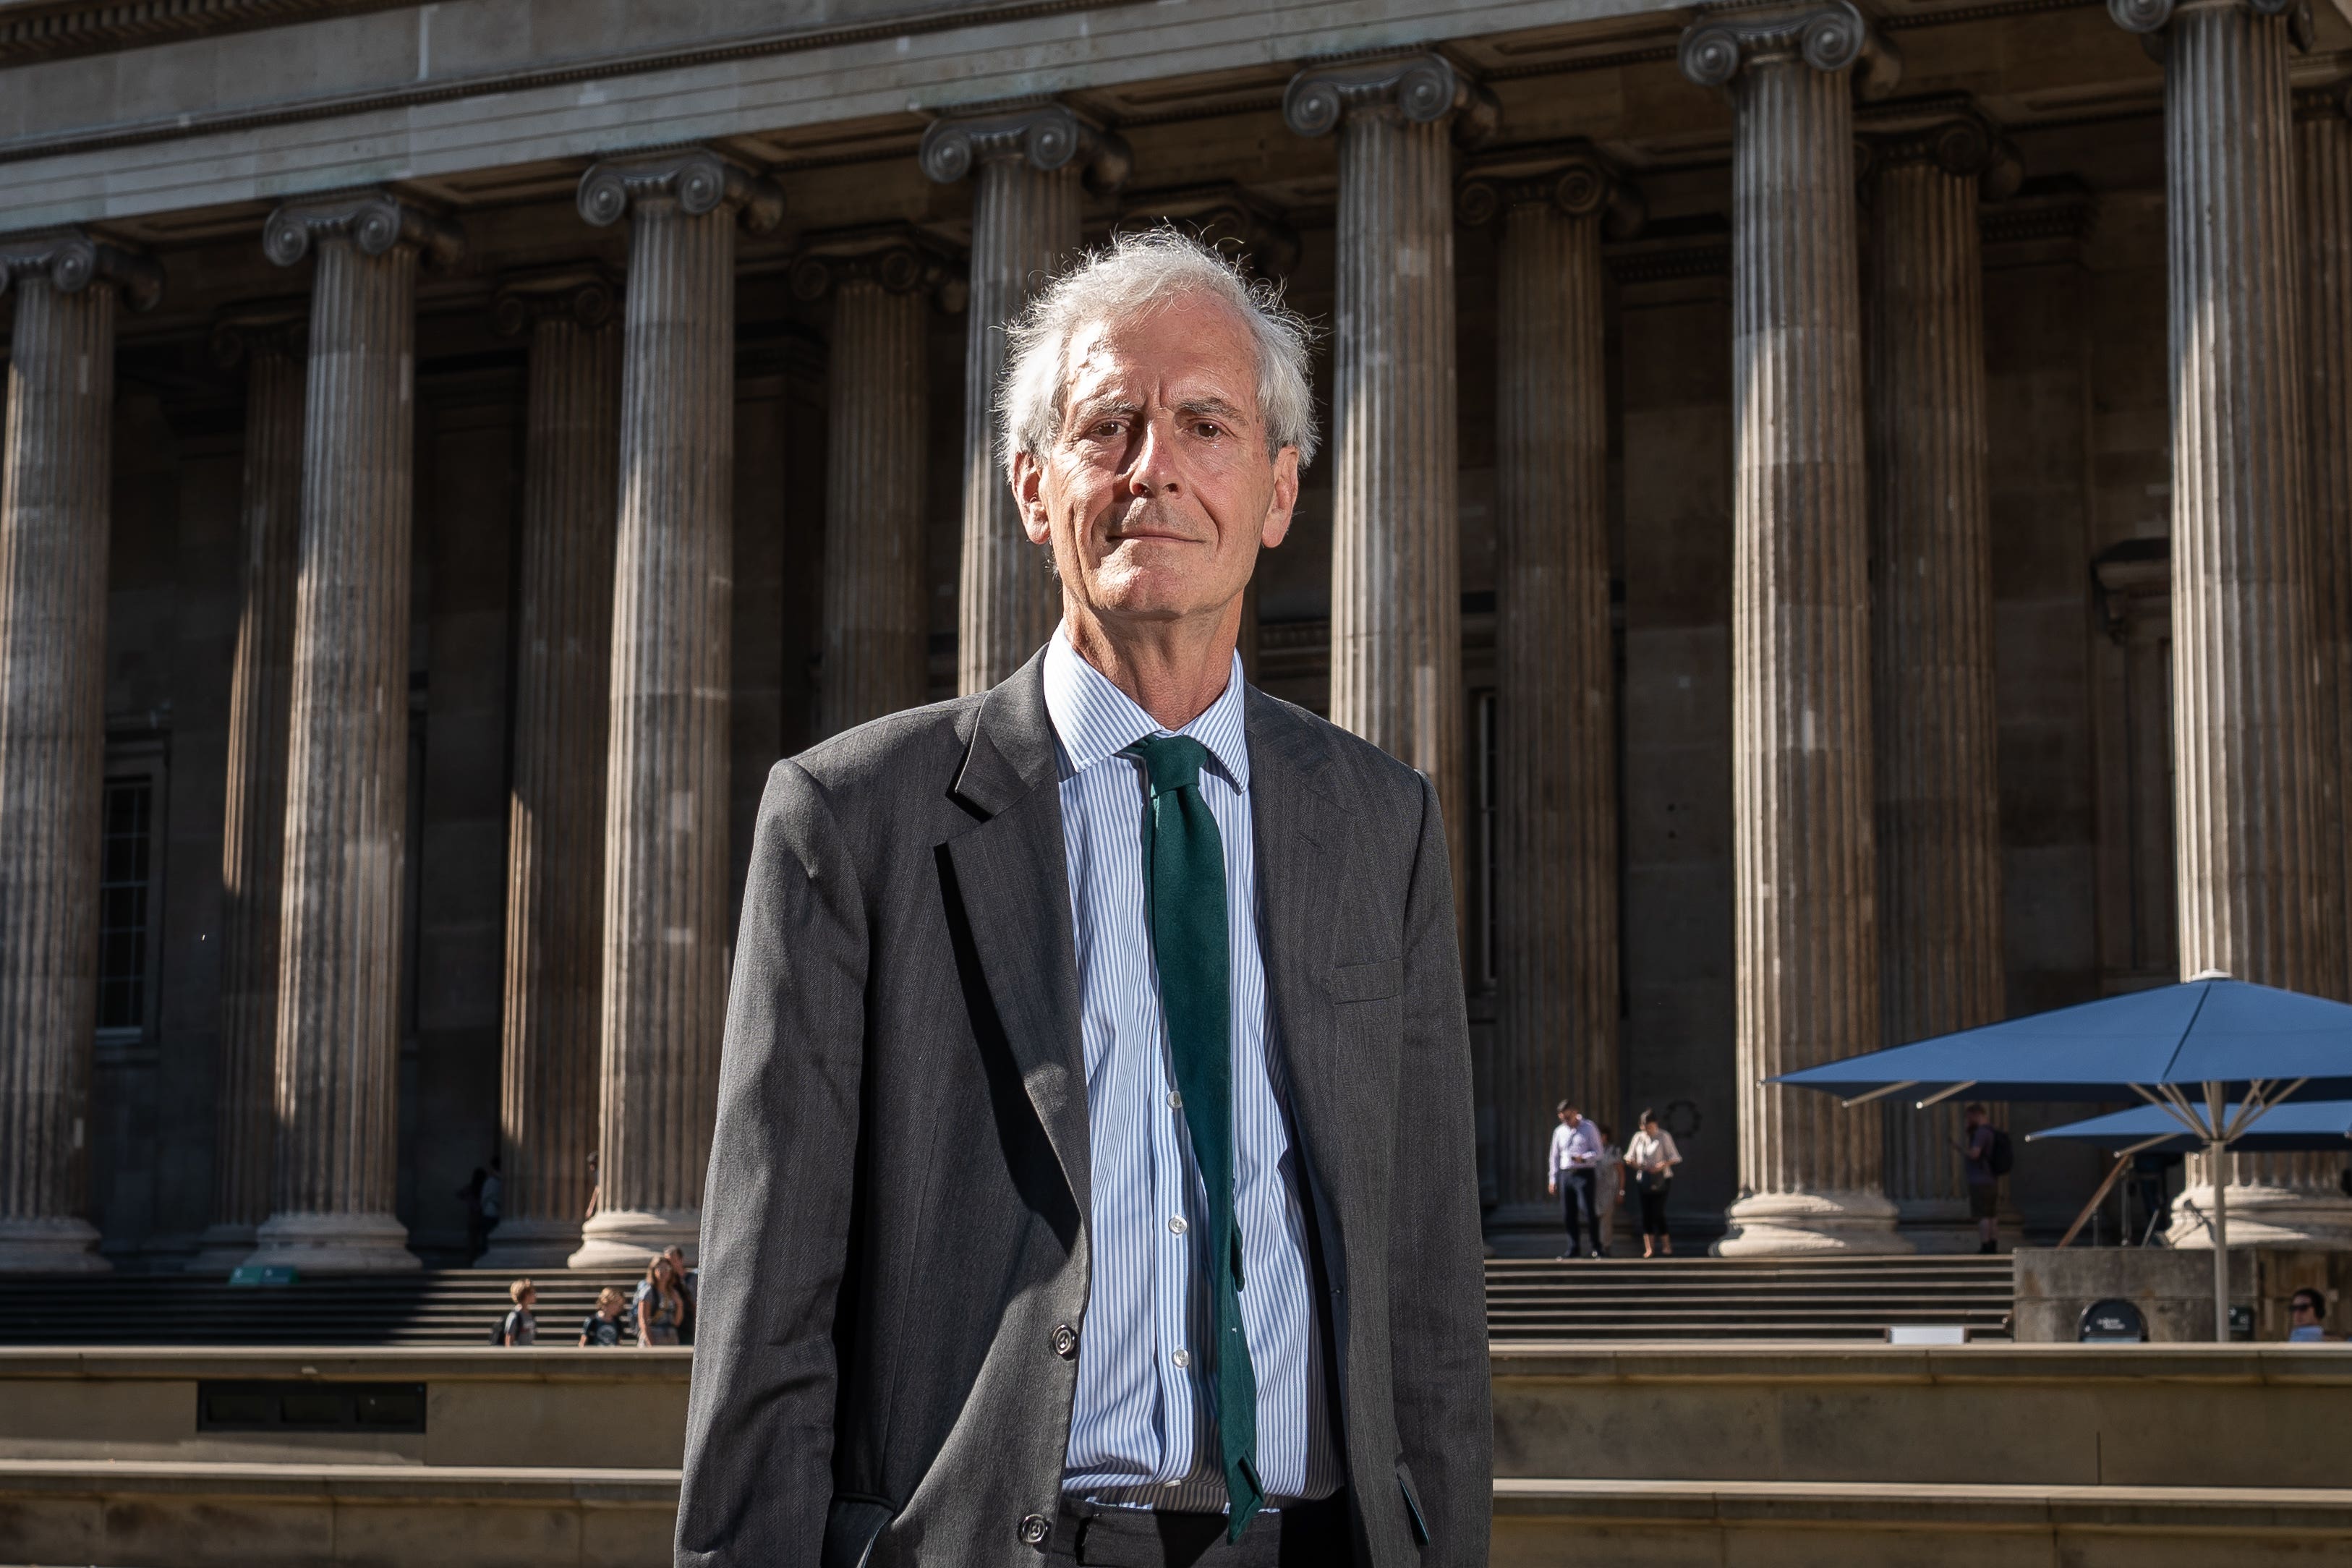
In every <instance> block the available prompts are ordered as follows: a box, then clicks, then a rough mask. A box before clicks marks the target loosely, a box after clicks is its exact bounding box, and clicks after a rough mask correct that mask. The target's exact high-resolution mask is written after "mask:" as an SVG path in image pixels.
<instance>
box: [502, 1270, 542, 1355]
mask: <svg viewBox="0 0 2352 1568" xmlns="http://www.w3.org/2000/svg"><path fill="white" fill-rule="evenodd" d="M507 1295H508V1296H509V1297H510V1298H511V1299H512V1300H513V1301H514V1310H513V1311H511V1312H509V1313H508V1314H507V1315H506V1316H505V1317H503V1318H500V1319H499V1327H498V1331H497V1332H496V1333H494V1334H492V1335H491V1336H490V1342H491V1343H492V1344H499V1345H505V1346H508V1347H509V1349H513V1348H520V1347H521V1346H525V1345H530V1344H533V1343H536V1342H538V1339H539V1319H538V1318H537V1317H535V1316H533V1315H532V1313H531V1309H532V1308H533V1307H535V1306H537V1305H538V1304H539V1290H538V1288H537V1287H535V1286H533V1285H532V1284H531V1282H530V1280H528V1279H518V1280H516V1281H515V1282H514V1283H513V1284H511V1285H509V1286H508V1287H507Z"/></svg>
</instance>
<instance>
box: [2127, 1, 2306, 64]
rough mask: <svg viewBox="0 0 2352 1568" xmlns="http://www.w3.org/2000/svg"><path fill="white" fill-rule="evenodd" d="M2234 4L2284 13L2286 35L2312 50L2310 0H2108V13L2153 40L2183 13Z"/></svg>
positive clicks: (2261, 12)
mask: <svg viewBox="0 0 2352 1568" xmlns="http://www.w3.org/2000/svg"><path fill="white" fill-rule="evenodd" d="M2231 5H2243V6H2244V7H2245V8H2246V9H2247V10H2249V11H2252V13H2253V14H2254V15H2255V16H2284V17H2285V18H2286V25H2287V35H2288V37H2291V38H2293V39H2294V47H2296V48H2298V49H2303V50H2305V51H2308V50H2309V49H2310V47H2311V45H2312V40H2313V38H2314V37H2315V32H2314V26H2315V24H2314V23H2313V21H2312V16H2311V0H2107V15H2108V16H2110V17H2111V18H2113V19H2114V21H2115V24H2116V26H2118V27H2121V28H2122V29H2123V30H2124V31H2126V33H2139V34H2142V35H2145V36H2147V37H2149V38H2150V39H2151V40H2154V39H2155V38H2156V37H2158V36H2159V35H2161V34H2162V33H2163V32H2164V30H2165V29H2166V28H2167V27H2168V26H2171V25H2172V18H2173V17H2174V16H2177V15H2179V14H2180V13H2181V12H2184V11H2190V10H2203V9H2212V8H2215V7H2225V6H2231ZM2157 49H2158V46H2157V44H2156V43H2155V42H2153V41H2151V43H2150V45H2149V52H2150V53H2151V54H2156V53H2157ZM2158 58H2159V59H2160V58H2162V56H2161V55H2158Z"/></svg>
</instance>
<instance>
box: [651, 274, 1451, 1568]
mask: <svg viewBox="0 0 2352 1568" xmlns="http://www.w3.org/2000/svg"><path fill="white" fill-rule="evenodd" d="M1003 427H1004V447H1005V451H1006V453H1007V457H1008V468H1009V469H1010V479H1011V483H1012V486H1013V492H1014V494H1015V496H1016V498H1017V500H1018V501H1019V506H1020V511H1021V515H1022V518H1023V521H1024V527H1025V528H1026V530H1027V532H1028V535H1029V538H1030V539H1031V540H1032V541H1033V542H1034V543H1036V544H1037V545H1038V546H1039V547H1040V550H1041V553H1049V554H1050V559H1051V563H1052V567H1053V569H1054V571H1055V574H1057V576H1058V578H1059V582H1060V585H1061V590H1062V599H1063V614H1062V622H1061V626H1059V628H1058V629H1057V630H1056V631H1055V634H1054V637H1053V640H1052V641H1051V642H1050V643H1049V644H1048V645H1047V646H1046V647H1045V648H1044V649H1042V650H1040V651H1039V653H1038V654H1037V655H1036V656H1035V657H1034V658H1032V659H1030V660H1029V662H1028V663H1027V664H1026V665H1025V666H1024V667H1023V668H1021V669H1020V670H1019V671H1018V672H1017V673H1016V674H1014V675H1013V677H1012V678H1011V679H1008V680H1006V681H1004V682H1003V684H1002V685H1000V686H998V687H996V688H995V689H992V690H990V691H987V692H984V693H982V694H981V695H979V696H976V697H968V698H964V699H961V700H957V701H953V702H947V703H941V704H940V705H938V706H935V707H930V708H924V709H919V710H913V711H909V712H905V713H900V714H898V715H895V716H893V717H890V718H887V719H883V720H880V721H877V722H874V723H871V724H868V725H866V726H864V727H862V728H860V729H857V730H854V731H850V732H849V733H847V734H845V735H842V736H839V737H837V738H835V739H834V740H832V741H829V742H825V743H824V744H823V745H821V746H818V747H816V748H815V749H814V750H812V751H810V752H805V753H803V755H801V756H799V757H797V758H794V759H793V760H792V761H790V762H786V763H781V764H779V765H778V766H777V768H776V769H775V771H774V773H773V774H772V776H771V778H770V780H769V784H768V790H767V797H766V800H765V802H764V803H763V804H762V805H761V813H760V823H759V833H758V840H757V845H756V847H755V849H754V852H753V857H752V864H751V880H750V883H749V886H748V887H747V888H746V889H745V893H744V905H743V917H742V925H741V931H740V939H739V946H738V949H737V954H736V966H735V978H734V994H733V999H732V1004H731V1006H730V1014H729V1018H728V1026H727V1041H726V1058H725V1065H724V1068H723V1069H722V1071H721V1074H720V1086H719V1118H718V1131H717V1136H716V1142H715V1144H714V1146H713V1148H712V1151H711V1163H710V1179H709V1187H708V1190H707V1195H706V1197H705V1200H704V1210H703V1234H702V1247H701V1252H700V1258H701V1262H702V1276H703V1278H702V1292H701V1302H700V1308H701V1318H702V1324H701V1331H700V1333H699V1335H698V1343H697V1346H696V1352H695V1375H694V1387H693V1394H692V1399H691V1405H690V1409H689V1414H688V1435H687V1451H686V1474H685V1485H684V1489H683V1494H682V1497H681V1500H680V1508H679V1516H678V1529H677V1561H678V1563H680V1564H681V1565H686V1564H698V1565H699V1564H710V1565H718V1564H726V1565H730V1568H734V1565H740V1568H801V1565H803V1564H805V1565H807V1568H861V1565H862V1568H898V1565H901V1564H921V1565H925V1568H930V1565H937V1568H971V1565H981V1564H985V1565H1003V1568H1024V1565H1027V1564H1033V1563H1034V1564H1042V1565H1044V1568H1060V1565H1063V1564H1075V1563H1125V1564H1146V1565H1150V1568H1158V1565H1160V1564H1163V1563H1164V1564H1192V1563H1202V1564H1211V1565H1220V1568H1254V1565H1258V1564H1264V1565H1266V1568H1274V1565H1276V1564H1299V1563H1312V1564H1342V1563H1344V1564H1362V1565H1364V1568H1407V1565H1409V1564H1411V1565H1416V1568H1417V1565H1423V1564H1441V1563H1442V1564H1446V1565H1449V1568H1468V1565H1471V1564H1476V1563H1484V1562H1485V1561H1486V1541H1487V1521H1488V1515H1489V1511H1490V1504H1491V1495H1490V1494H1491V1486H1492V1483H1491V1468H1492V1467H1491V1436H1490V1428H1489V1421H1488V1412H1487V1361H1486V1322H1485V1311H1484V1301H1483V1297H1482V1290H1481V1264H1480V1245H1479V1231H1478V1207H1477V1196H1476V1185H1475V1176H1474V1174H1473V1155H1472V1133H1471V1108H1470V1061H1469V1048H1468V1039H1467V1033H1466V1028H1465V1017H1464V1009H1463V997H1462V979H1461V970H1460V964H1459V957H1458V954H1457V952H1456V948H1455V939H1454V892H1453V888H1452V885H1451V882H1450V879H1449V873H1448V869H1447V858H1446V847H1445V840H1444V831H1443V828H1442V826H1441V824H1440V819H1439V814H1438V803H1437V799H1436V796H1435V795H1434V793H1433V790H1432V789H1431V787H1430V785H1429V783H1428V781H1427V780H1425V779H1423V777H1422V776H1420V775H1419V774H1417V773H1414V772H1412V770H1411V769H1409V768H1407V767H1405V766H1403V765H1402V764H1401V763H1397V762H1395V761H1394V760H1392V759H1391V758H1390V757H1388V756H1387V755H1385V754H1383V753H1382V752H1380V751H1378V750H1376V749H1375V748H1373V747H1371V746H1370V745H1368V744H1366V743H1365V742H1362V741H1360V740H1359V739H1357V738H1356V737H1354V736H1352V735H1349V734H1348V733H1346V732H1345V731H1340V730H1339V729H1336V728H1334V727H1333V726H1331V725H1329V724H1328V723H1325V722H1323V721H1320V720H1318V719H1316V718H1315V717H1313V716H1312V715H1310V714H1308V713H1306V712H1304V711H1302V710H1299V709H1297V708H1294V707H1291V706H1289V705H1288V704H1286V703H1283V702H1278V701H1276V700H1274V699H1272V698H1269V697H1267V696H1265V694H1264V693H1262V692H1259V691H1257V690H1255V689H1252V688H1250V687H1249V686H1248V685H1246V684H1245V683H1244V679H1243V677H1242V668H1241V662H1240V660H1239V659H1238V658H1236V657H1235V652H1234V644H1235V639H1236V636H1237V634H1238V630H1239V626H1240V621H1241V615H1242V604H1243V598H1242V595H1243V591H1244V588H1245V587H1246V585H1247V584H1248V582H1249V578H1250V574H1251V571H1252V570H1253V568H1254V566H1255V563H1256V558H1257V552H1258V551H1259V550H1260V549H1262V548H1270V547H1272V546H1274V545H1276V544H1279V543H1280V542H1282V538H1283V535H1284V532H1285V531H1286V530H1287V529H1288V527H1289V524H1290V517H1291V509H1292V507H1293V505H1294V504H1295V502H1296V500H1297V494H1298V473H1299V469H1300V468H1301V467H1302V466H1303V465H1304V464H1305V463H1306V462H1307V460H1308V459H1309V458H1312V456H1313V454H1314V448H1315V440H1316V436H1315V428H1314V416H1313V404H1312V399H1311V396H1310V394H1309V391H1308V387H1307V327H1306V325H1305V323H1304V322H1302V321H1299V320H1298V319H1297V317H1295V316H1293V315H1292V314H1290V313H1289V312H1288V311H1287V310H1285V309H1284V308H1283V306H1282V305H1281V303H1280V301H1279V299H1278V297H1277V296H1276V295H1275V294H1274V293H1273V292H1271V291H1270V290H1268V289H1265V288H1264V287H1261V286H1258V285H1255V284H1253V283H1251V282H1249V281H1248V280H1246V279H1244V278H1243V277H1242V276H1241V275H1239V274H1238V273H1236V272H1235V271H1234V269H1233V268H1231V267H1230V266H1228V265H1227V264H1226V263H1225V262H1224V261H1223V260H1222V259H1220V258H1218V257H1217V256H1216V255H1215V254H1214V253H1213V252H1211V251H1208V250H1205V249H1203V248H1202V247H1200V246H1198V245H1196V244H1194V243H1193V242H1192V241H1191V240H1189V239H1187V238H1185V237H1181V236H1180V235H1178V234H1176V233H1174V232H1173V231H1170V230H1161V231H1159V232H1157V233H1154V234H1151V235H1147V236H1143V237H1129V238H1125V239H1122V240H1120V241H1118V243H1116V244H1115V245H1113V246H1112V247H1110V248H1108V250H1106V251H1103V252H1101V253H1098V254H1097V255H1095V256H1092V257H1090V258H1087V259H1086V260H1085V261H1084V262H1083V263H1082V264H1081V265H1079V266H1078V267H1077V268H1075V269H1074V270H1073V271H1071V272H1069V273H1067V274H1066V275H1065V276H1064V277H1062V278H1061V279H1058V280H1057V281H1055V283H1054V284H1053V285H1051V286H1050V287H1049V288H1048V289H1046V290H1045V292H1044V293H1043V294H1042V295H1041V296H1040V298H1039V300H1037V302H1036V303H1035V304H1034V306H1033V308H1032V309H1031V310H1030V312H1029V313H1028V315H1027V316H1026V317H1025V318H1024V320H1023V321H1022V322H1020V323H1019V324H1018V325H1017V326H1016V327H1015V328H1014V331H1013V350H1012V353H1011V356H1010V362H1009V364H1008V369H1007V373H1006V378H1005V385H1004V390H1003ZM1045 569H1046V563H1045V562H1044V561H1041V562H1040V563H1038V570H1040V571H1044V570H1045Z"/></svg>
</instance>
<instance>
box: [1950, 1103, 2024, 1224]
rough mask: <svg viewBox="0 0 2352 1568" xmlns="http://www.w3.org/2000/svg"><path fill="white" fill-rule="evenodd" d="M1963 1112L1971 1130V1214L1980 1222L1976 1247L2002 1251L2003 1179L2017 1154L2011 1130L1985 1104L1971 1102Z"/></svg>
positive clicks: (1969, 1162) (1969, 1147)
mask: <svg viewBox="0 0 2352 1568" xmlns="http://www.w3.org/2000/svg"><path fill="white" fill-rule="evenodd" d="M1963 1114H1964V1115H1965V1116H1966V1118H1967V1121H1968V1130H1969V1140H1968V1143H1967V1145H1966V1147H1965V1149H1964V1151H1963V1152H1965V1153H1966V1154H1967V1156H1968V1164H1967V1175H1968V1181H1969V1217H1970V1218H1972V1219H1974V1220H1975V1221H1976V1222H1977V1250H1978V1251H1979V1252H1999V1251H2000V1179H2001V1178H2002V1177H2003V1176H2006V1175H2008V1174H2009V1169H2010V1165H2011V1163H2012V1162H2013V1160H2014V1158H2015V1156H2014V1154H2013V1153H2012V1152H2011V1147H2010V1142H2009V1133H2008V1132H2007V1131H2005V1130H2003V1129H2001V1128H1999V1127H1995V1126H1994V1125H1993V1124H1992V1117H1991V1115H1990V1113H1989V1112H1988V1111H1987V1110H1985V1108H1984V1107H1983V1106H1981V1105H1971V1106H1969V1108H1968V1110H1966V1111H1965V1112H1964V1113H1963Z"/></svg>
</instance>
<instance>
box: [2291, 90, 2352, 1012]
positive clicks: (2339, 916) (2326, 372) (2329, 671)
mask: <svg viewBox="0 0 2352 1568" xmlns="http://www.w3.org/2000/svg"><path fill="white" fill-rule="evenodd" d="M2296 107H2297V110H2298V112H2297V117H2296V118H2297V121H2298V123H2297V125H2296V128H2295V151H2296V156H2295V167H2296V170H2297V174H2298V175H2299V178H2300V180H2301V184H2302V189H2301V192H2300V195H2301V208H2302V212H2301V217H2302V224H2301V229H2302V238H2303V299H2304V310H2303V341H2304V366H2305V377H2304V389H2305V416H2306V417H2307V419H2308V421H2309V429H2310V438H2309V443H2308V444H2309V447H2310V453H2311V539H2312V550H2313V559H2312V566H2311V573H2312V576H2311V581H2312V594H2311V603H2312V606H2313V611H2314V616H2315V624H2314V626H2313V635H2314V637H2315V639H2316V641H2317V643H2318V646H2319V689H2318V692H2319V707H2318V712H2317V721H2316V723H2315V726H2314V733H2315V737H2316V740H2317V758H2318V765H2317V768H2316V770H2315V772H2316V777H2317V780H2318V782H2319V784H2320V786H2321V787H2320V789H2319V791H2318V792H2317V804H2318V805H2319V807H2320V808H2321V809H2322V811H2323V813H2324V814H2325V815H2324V819H2323V821H2322V822H2321V825H2320V835H2321V838H2322V840H2323V842H2324V841H2325V840H2326V838H2327V837H2329V836H2331V835H2332V836H2333V837H2334V838H2335V840H2336V848H2335V852H2334V855H2333V858H2330V860H2329V861H2328V862H2327V864H2328V867H2329V868H2330V869H2329V870H2328V871H2327V872H2325V873H2323V874H2322V882H2323V884H2325V883H2327V882H2331V881H2332V882H2333V883H2334V885H2335V886H2334V889H2333V891H2334V901H2335V908H2334V910H2333V911H2332V912H2333V913H2334V915H2335V920H2336V936H2337V938H2338V939H2339V941H2338V944H2337V953H2336V958H2335V960H2334V962H2335V963H2337V964H2338V965H2341V966H2342V967H2341V968H2340V969H2339V971H2338V974H2339V979H2340V984H2339V985H2338V988H2337V989H2336V991H2334V992H2333V993H2332V994H2334V995H2336V997H2338V998H2339V999H2344V1000H2352V951H2347V949H2352V85H2347V84H2338V85H2336V86H2335V87H2331V88H2327V89H2315V90H2313V91H2310V92H2307V93H2304V94H2302V95H2300V96H2299V98H2298V100H2297V106H2296Z"/></svg>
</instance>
